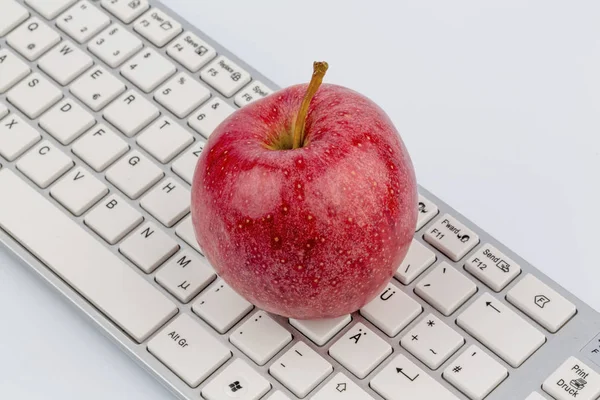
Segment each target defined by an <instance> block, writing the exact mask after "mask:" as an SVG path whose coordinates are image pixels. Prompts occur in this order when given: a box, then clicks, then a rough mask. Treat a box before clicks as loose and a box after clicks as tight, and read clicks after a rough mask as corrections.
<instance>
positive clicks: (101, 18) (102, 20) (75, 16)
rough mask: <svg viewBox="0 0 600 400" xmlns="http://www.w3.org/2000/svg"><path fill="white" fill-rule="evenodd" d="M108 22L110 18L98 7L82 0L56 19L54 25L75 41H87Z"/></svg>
mask: <svg viewBox="0 0 600 400" xmlns="http://www.w3.org/2000/svg"><path fill="white" fill-rule="evenodd" d="M108 24H110V18H108V16H107V15H106V14H104V13H103V12H102V11H100V10H99V9H98V8H96V7H95V6H93V5H92V4H90V2H89V1H87V0H83V1H81V2H80V3H77V4H76V5H74V6H73V7H71V8H70V9H68V10H67V11H66V12H65V13H64V14H62V15H61V16H60V17H58V19H57V20H56V26H58V27H59V28H60V29H62V30H63V31H64V32H65V33H66V34H67V35H69V36H71V38H73V39H74V40H75V41H76V42H78V43H83V42H87V41H88V40H90V39H91V38H92V36H94V35H95V34H97V33H98V32H100V31H101V30H102V29H104V28H106V27H107V26H108Z"/></svg>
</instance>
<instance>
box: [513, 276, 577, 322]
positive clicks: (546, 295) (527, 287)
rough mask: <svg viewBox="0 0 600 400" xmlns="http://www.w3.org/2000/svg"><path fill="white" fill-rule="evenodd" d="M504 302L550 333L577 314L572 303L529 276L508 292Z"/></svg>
mask: <svg viewBox="0 0 600 400" xmlns="http://www.w3.org/2000/svg"><path fill="white" fill-rule="evenodd" d="M506 300H508V301H509V302H510V303H511V304H512V305H514V306H515V307H517V308H518V309H519V310H521V311H523V312H524V313H525V314H527V315H528V316H529V317H531V318H532V319H533V320H534V321H536V322H537V323H539V324H540V325H542V326H543V327H544V328H546V329H548V331H550V332H552V333H556V332H558V330H559V329H560V328H562V327H563V325H564V324H566V323H567V321H568V320H570V319H571V317H573V315H575V313H576V312H577V308H576V307H575V305H574V304H573V303H571V302H570V301H568V300H567V299H565V298H564V297H563V296H561V295H560V294H558V293H557V292H556V291H555V290H554V289H551V288H550V287H549V286H548V285H546V284H545V283H543V282H542V281H540V280H539V279H538V278H536V277H535V276H533V275H531V274H529V275H527V276H526V277H524V278H523V279H521V281H520V282H518V283H517V284H516V285H515V286H514V287H513V288H512V289H511V290H510V291H509V292H508V294H507V296H506Z"/></svg>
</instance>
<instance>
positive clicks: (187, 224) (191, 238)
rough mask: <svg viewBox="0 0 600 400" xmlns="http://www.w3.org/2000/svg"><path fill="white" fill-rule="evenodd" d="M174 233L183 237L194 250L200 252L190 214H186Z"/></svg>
mask: <svg viewBox="0 0 600 400" xmlns="http://www.w3.org/2000/svg"><path fill="white" fill-rule="evenodd" d="M175 234H176V235H177V236H179V237H180V238H181V239H183V240H184V241H185V242H186V243H187V244H189V245H190V246H192V248H193V249H194V250H196V251H197V252H198V253H200V254H202V249H201V248H200V245H199V244H198V241H197V240H196V234H195V233H194V226H193V225H192V216H191V215H188V216H187V217H186V218H184V220H183V221H181V222H180V223H179V225H177V228H175Z"/></svg>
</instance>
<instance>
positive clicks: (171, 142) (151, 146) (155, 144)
mask: <svg viewBox="0 0 600 400" xmlns="http://www.w3.org/2000/svg"><path fill="white" fill-rule="evenodd" d="M193 141H194V137H193V136H192V135H191V134H190V133H188V132H187V131H186V130H185V129H183V128H182V127H181V125H179V124H178V123H175V122H174V121H173V120H172V119H171V118H168V117H164V116H162V117H160V118H159V119H157V120H156V121H155V122H154V123H153V124H152V125H150V126H149V127H148V128H146V130H145V131H144V132H142V134H141V135H139V136H138V138H137V144H138V145H139V146H140V147H141V148H143V149H144V150H146V151H147V152H148V153H150V155H151V156H153V157H154V158H156V159H157V160H158V161H160V162H161V163H163V164H166V163H168V162H170V161H171V160H172V159H173V158H174V157H175V156H176V155H178V154H179V153H181V152H182V151H183V150H184V149H185V148H186V147H188V146H189V145H190V144H192V142H193Z"/></svg>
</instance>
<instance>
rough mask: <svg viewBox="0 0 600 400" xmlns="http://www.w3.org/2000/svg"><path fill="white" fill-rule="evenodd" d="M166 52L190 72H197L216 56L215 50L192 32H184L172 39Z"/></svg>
mask: <svg viewBox="0 0 600 400" xmlns="http://www.w3.org/2000/svg"><path fill="white" fill-rule="evenodd" d="M167 54H168V55H170V56H171V57H173V59H174V60H176V61H177V62H179V63H180V64H181V65H183V66H184V67H186V68H187V69H189V70H190V71H191V72H198V71H199V70H200V68H202V67H203V66H204V65H206V63H208V62H209V61H210V60H212V59H213V58H215V57H216V56H217V51H216V50H215V49H214V48H213V47H212V46H210V45H209V44H207V43H206V42H205V41H203V40H202V39H200V38H199V37H198V36H196V35H194V34H193V33H192V32H186V33H184V34H183V35H181V36H179V38H178V39H177V40H175V41H173V43H172V44H171V45H170V46H169V48H168V49H167Z"/></svg>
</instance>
